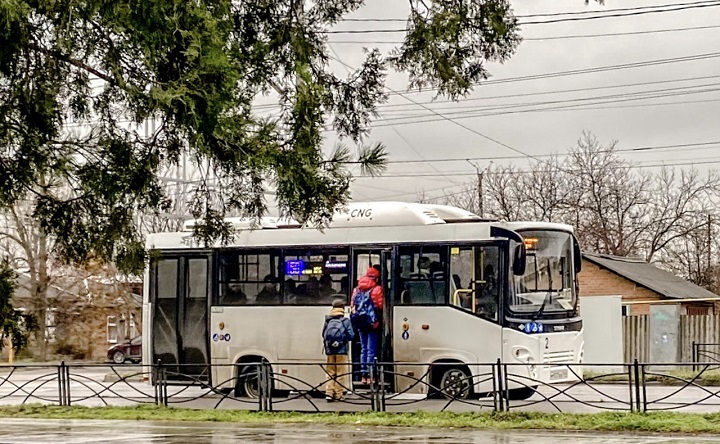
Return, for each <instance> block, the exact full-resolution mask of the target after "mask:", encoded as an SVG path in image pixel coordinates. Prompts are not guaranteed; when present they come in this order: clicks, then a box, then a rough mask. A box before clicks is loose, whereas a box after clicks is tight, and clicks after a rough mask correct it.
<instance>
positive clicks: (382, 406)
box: [376, 361, 385, 412]
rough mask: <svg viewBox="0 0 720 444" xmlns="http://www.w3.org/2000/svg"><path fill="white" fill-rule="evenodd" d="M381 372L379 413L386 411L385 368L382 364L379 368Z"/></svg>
mask: <svg viewBox="0 0 720 444" xmlns="http://www.w3.org/2000/svg"><path fill="white" fill-rule="evenodd" d="M376 362H377V361H376ZM379 371H380V375H379V376H380V379H379V381H380V388H379V393H378V396H379V399H378V404H379V405H380V409H379V411H381V412H384V411H385V367H384V366H383V365H382V364H380V366H379Z"/></svg>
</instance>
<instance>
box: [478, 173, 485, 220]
mask: <svg viewBox="0 0 720 444" xmlns="http://www.w3.org/2000/svg"><path fill="white" fill-rule="evenodd" d="M484 179H485V173H484V172H482V171H480V169H478V170H477V193H478V209H479V212H480V214H478V216H480V217H483V216H484V213H485V208H484V206H485V205H484V200H485V198H484V196H483V181H484Z"/></svg>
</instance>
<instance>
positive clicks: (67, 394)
mask: <svg viewBox="0 0 720 444" xmlns="http://www.w3.org/2000/svg"><path fill="white" fill-rule="evenodd" d="M70 398H71V395H70V366H69V365H66V366H65V400H66V402H67V404H66V405H68V406H70V405H71V404H72V400H71V399H70Z"/></svg>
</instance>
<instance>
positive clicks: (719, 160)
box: [353, 157, 720, 179]
mask: <svg viewBox="0 0 720 444" xmlns="http://www.w3.org/2000/svg"><path fill="white" fill-rule="evenodd" d="M708 159H714V160H706V161H695V160H691V161H686V162H661V163H655V164H648V165H626V166H619V167H617V168H622V169H645V168H661V167H677V166H695V165H713V164H720V158H719V157H715V158H708ZM560 171H561V172H564V173H573V172H578V171H579V170H566V169H560ZM535 172H537V171H533V170H514V171H488V172H486V173H485V174H487V175H519V174H533V173H535ZM476 174H477V173H476V172H474V171H473V172H466V171H449V172H446V173H442V174H441V175H438V174H436V173H424V172H417V173H398V174H394V173H390V174H383V175H382V176H375V178H384V179H399V178H417V177H438V176H440V177H446V176H447V177H458V176H475V175H476ZM372 177H373V176H367V175H357V176H353V178H355V179H364V178H372Z"/></svg>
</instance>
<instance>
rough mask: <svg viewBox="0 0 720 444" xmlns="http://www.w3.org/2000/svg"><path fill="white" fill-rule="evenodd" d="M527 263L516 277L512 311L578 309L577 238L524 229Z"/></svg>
mask: <svg viewBox="0 0 720 444" xmlns="http://www.w3.org/2000/svg"><path fill="white" fill-rule="evenodd" d="M520 234H521V235H522V236H523V240H524V242H525V248H526V251H527V262H526V267H525V273H524V274H523V275H521V276H515V278H514V287H515V288H514V290H515V291H514V292H512V293H514V294H511V296H510V302H509V306H510V310H512V311H513V312H516V313H522V314H532V315H533V317H534V318H539V317H541V316H542V315H543V313H550V312H560V311H570V310H574V309H575V306H576V298H577V295H576V292H575V283H574V281H575V279H574V275H575V270H574V267H573V257H572V255H573V237H572V235H571V234H570V233H566V232H561V231H539V230H533V231H522V232H520Z"/></svg>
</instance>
